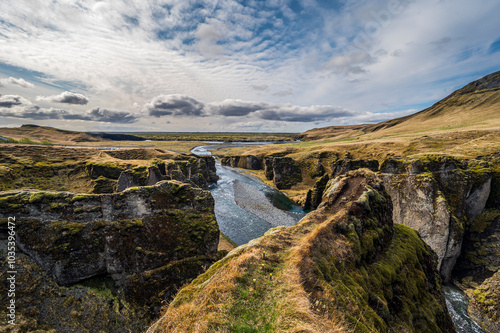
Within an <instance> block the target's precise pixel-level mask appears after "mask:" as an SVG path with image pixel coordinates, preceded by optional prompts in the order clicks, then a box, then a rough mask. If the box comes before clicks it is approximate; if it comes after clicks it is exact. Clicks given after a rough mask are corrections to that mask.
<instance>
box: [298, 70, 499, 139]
mask: <svg viewBox="0 0 500 333" xmlns="http://www.w3.org/2000/svg"><path fill="white" fill-rule="evenodd" d="M490 128H500V71H499V72H495V73H492V74H490V75H487V76H485V77H483V78H481V79H479V80H477V81H474V82H471V83H469V84H468V85H466V86H464V87H463V88H461V89H459V90H457V91H455V92H453V93H452V94H450V95H449V96H447V97H446V98H444V99H442V100H441V101H439V102H437V103H435V104H434V105H432V106H431V107H429V108H427V109H425V110H422V111H420V112H417V113H414V114H412V115H409V116H405V117H401V118H396V119H391V120H387V121H384V122H381V123H378V124H374V125H352V126H331V127H324V128H318V129H313V130H310V131H306V132H304V133H302V135H303V140H318V139H326V138H335V139H342V138H349V137H355V136H359V135H362V134H363V133H364V134H371V135H370V137H372V138H375V137H380V136H383V135H394V134H407V133H412V132H413V133H414V132H423V131H431V132H432V131H442V130H447V129H490Z"/></svg>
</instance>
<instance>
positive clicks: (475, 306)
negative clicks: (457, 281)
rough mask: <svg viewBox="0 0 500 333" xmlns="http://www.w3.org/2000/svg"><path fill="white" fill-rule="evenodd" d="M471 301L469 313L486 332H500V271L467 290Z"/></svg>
mask: <svg viewBox="0 0 500 333" xmlns="http://www.w3.org/2000/svg"><path fill="white" fill-rule="evenodd" d="M467 294H468V296H469V298H470V303H469V308H468V313H469V315H470V316H471V317H472V318H473V319H474V320H475V321H476V322H477V323H479V324H480V325H481V326H482V327H483V328H484V330H485V331H486V332H488V333H495V332H500V271H497V272H496V273H495V274H494V275H493V276H492V277H490V278H488V279H486V280H484V282H483V283H482V284H481V285H479V286H478V287H477V288H475V289H473V290H468V292H467Z"/></svg>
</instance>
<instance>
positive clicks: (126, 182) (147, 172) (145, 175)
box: [117, 155, 219, 192]
mask: <svg viewBox="0 0 500 333" xmlns="http://www.w3.org/2000/svg"><path fill="white" fill-rule="evenodd" d="M218 178H219V177H218V176H217V174H216V169H215V160H214V158H213V157H211V156H194V155H193V156H188V155H180V156H179V157H177V159H175V160H173V161H168V162H165V161H156V162H155V164H154V165H151V166H149V167H148V168H146V167H136V168H133V169H131V170H125V171H123V172H121V174H120V176H119V178H118V186H117V191H118V192H121V191H123V190H125V189H127V188H130V187H137V186H146V185H154V184H156V183H157V182H159V181H162V180H177V181H180V182H190V183H192V184H194V185H196V186H199V187H201V188H203V189H208V188H209V186H210V184H213V183H215V182H216V181H217V179H218Z"/></svg>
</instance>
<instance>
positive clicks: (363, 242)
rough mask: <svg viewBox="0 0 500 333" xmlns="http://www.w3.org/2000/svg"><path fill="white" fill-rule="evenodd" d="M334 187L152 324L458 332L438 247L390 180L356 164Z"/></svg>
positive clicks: (184, 293) (197, 283)
mask: <svg viewBox="0 0 500 333" xmlns="http://www.w3.org/2000/svg"><path fill="white" fill-rule="evenodd" d="M326 191H327V192H326V193H327V194H326V196H325V198H324V201H323V203H322V204H321V205H320V208H318V210H316V211H314V212H312V213H310V214H308V215H307V216H306V217H305V218H304V219H302V220H301V221H300V222H299V223H298V224H297V225H295V226H292V227H278V228H275V229H271V230H270V231H268V232H267V233H266V234H265V235H264V236H263V237H261V238H259V239H256V240H253V241H251V242H250V243H248V244H247V245H243V246H240V247H238V248H236V249H235V250H233V251H231V252H230V253H229V254H228V255H227V256H226V257H225V258H224V259H223V260H221V261H219V262H217V263H215V264H214V265H213V266H212V267H210V268H209V270H208V271H207V272H206V273H204V274H203V275H201V276H199V277H198V278H197V279H196V280H194V281H193V282H192V283H191V284H190V285H188V286H187V287H185V288H183V289H182V290H181V291H180V292H179V293H178V295H177V296H176V298H175V299H174V301H173V302H172V303H171V304H170V305H169V307H168V308H167V309H166V311H165V313H164V314H163V316H162V318H161V319H160V320H159V321H157V322H156V323H155V324H154V325H153V326H151V328H150V329H149V330H148V332H149V333H156V332H185V331H196V332H226V331H236V332H257V331H258V332H298V331H300V332H345V331H359V332H454V326H453V323H452V322H451V318H450V316H449V314H448V312H447V309H446V305H445V302H444V297H443V293H442V290H441V280H440V277H439V274H438V273H437V271H436V268H435V267H436V261H437V258H436V255H435V254H434V253H433V251H432V250H431V249H430V248H429V246H427V245H426V244H425V243H424V242H423V241H422V240H421V239H420V237H419V236H418V234H417V232H415V231H414V230H412V229H410V228H409V227H407V226H404V225H399V224H394V223H393V220H392V202H391V199H390V197H389V194H388V193H387V191H386V190H385V188H384V186H383V185H382V181H381V180H380V179H379V178H377V177H376V176H375V175H374V174H373V173H367V172H356V173H349V174H347V175H346V176H344V177H339V178H338V179H337V180H336V181H335V182H333V183H331V184H330V186H329V187H328V188H327V190H326Z"/></svg>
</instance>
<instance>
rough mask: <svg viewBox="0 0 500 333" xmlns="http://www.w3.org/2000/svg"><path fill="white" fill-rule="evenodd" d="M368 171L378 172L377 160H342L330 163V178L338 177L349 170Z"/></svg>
mask: <svg viewBox="0 0 500 333" xmlns="http://www.w3.org/2000/svg"><path fill="white" fill-rule="evenodd" d="M363 168H364V169H369V170H371V171H378V168H379V163H378V161H377V160H353V159H349V158H343V159H339V160H335V161H333V162H332V165H331V169H332V176H333V177H335V176H338V175H341V174H344V173H346V172H348V171H351V170H357V169H363Z"/></svg>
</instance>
